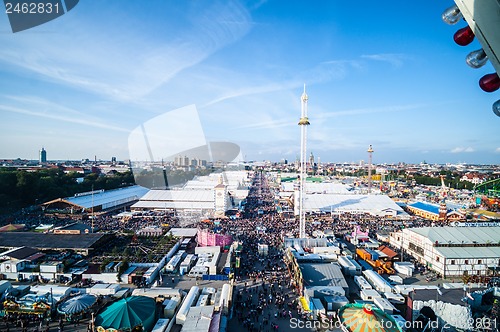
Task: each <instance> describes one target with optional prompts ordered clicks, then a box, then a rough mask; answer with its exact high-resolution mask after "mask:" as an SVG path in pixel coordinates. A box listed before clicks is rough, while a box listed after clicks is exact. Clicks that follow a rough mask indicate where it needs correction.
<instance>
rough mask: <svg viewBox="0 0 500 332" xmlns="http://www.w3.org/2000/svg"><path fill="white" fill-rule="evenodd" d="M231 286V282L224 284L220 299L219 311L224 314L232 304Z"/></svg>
mask: <svg viewBox="0 0 500 332" xmlns="http://www.w3.org/2000/svg"><path fill="white" fill-rule="evenodd" d="M230 302H231V286H230V285H229V284H224V285H223V286H222V291H221V295H220V299H219V303H218V304H219V311H220V312H222V313H223V314H227V313H228V311H229V307H230V305H231V303H230Z"/></svg>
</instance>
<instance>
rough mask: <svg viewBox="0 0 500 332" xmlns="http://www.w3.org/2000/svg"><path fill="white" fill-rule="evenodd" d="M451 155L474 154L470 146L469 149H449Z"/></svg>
mask: <svg viewBox="0 0 500 332" xmlns="http://www.w3.org/2000/svg"><path fill="white" fill-rule="evenodd" d="M450 152H451V153H470V152H474V149H473V148H471V147H470V146H469V147H466V148H464V147H456V148H453V149H451V151H450Z"/></svg>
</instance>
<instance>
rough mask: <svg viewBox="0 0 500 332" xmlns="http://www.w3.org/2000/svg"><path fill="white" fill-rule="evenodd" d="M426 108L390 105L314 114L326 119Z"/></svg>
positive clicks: (422, 106) (410, 105)
mask: <svg viewBox="0 0 500 332" xmlns="http://www.w3.org/2000/svg"><path fill="white" fill-rule="evenodd" d="M424 107H428V105H426V104H409V105H391V106H381V107H370V108H356V109H351V110H341V111H333V112H322V113H319V114H316V115H315V117H316V118H318V119H328V118H335V117H340V116H353V115H362V114H377V113H394V112H407V111H411V110H415V109H420V108H424Z"/></svg>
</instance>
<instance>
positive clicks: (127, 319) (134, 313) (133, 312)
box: [95, 296, 155, 331]
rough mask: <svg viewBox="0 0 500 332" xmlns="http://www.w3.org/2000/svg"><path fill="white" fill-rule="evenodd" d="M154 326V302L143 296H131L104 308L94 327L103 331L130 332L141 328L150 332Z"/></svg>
mask: <svg viewBox="0 0 500 332" xmlns="http://www.w3.org/2000/svg"><path fill="white" fill-rule="evenodd" d="M154 324H155V300H154V299H152V298H150V297H145V296H131V297H127V298H124V299H121V300H118V301H116V302H114V303H112V304H111V305H109V306H107V307H105V308H104V310H103V311H102V312H100V313H99V314H98V315H97V317H96V319H95V325H96V326H97V327H102V328H104V329H110V328H112V329H115V330H118V331H131V330H132V329H134V328H135V327H138V326H142V327H143V330H145V331H151V329H152V328H153V326H154Z"/></svg>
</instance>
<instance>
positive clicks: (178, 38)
mask: <svg viewBox="0 0 500 332" xmlns="http://www.w3.org/2000/svg"><path fill="white" fill-rule="evenodd" d="M451 5H453V1H452V0H449V1H433V0H425V1H413V2H409V1H395V0H394V1H382V2H380V1H378V2H374V1H336V0H331V1H302V0H297V1H284V0H283V1H271V0H270V1H241V2H238V1H228V2H224V1H163V0H162V1H160V0H156V1H155V0H151V1H127V0H106V1H99V2H95V1H80V3H79V4H78V5H77V6H76V7H75V8H74V9H73V10H72V11H70V12H69V13H67V14H65V15H63V16H61V17H60V18H58V19H56V20H54V21H51V22H49V23H47V24H44V25H41V26H39V27H35V28H33V29H30V30H26V31H23V32H19V33H16V34H13V33H12V32H11V30H10V26H9V22H8V19H7V16H6V15H5V14H0V43H1V45H2V46H1V48H0V95H1V97H0V114H1V116H2V121H1V122H0V139H1V142H2V144H1V146H0V158H17V157H20V158H28V159H37V155H38V150H39V149H40V148H41V147H42V146H44V147H45V149H46V150H47V151H48V159H82V158H90V159H93V158H94V156H97V158H98V159H103V160H109V159H111V157H112V156H116V157H118V159H127V158H129V152H128V146H127V144H128V136H129V134H130V132H131V131H132V130H133V129H134V128H136V127H137V126H139V125H141V124H142V123H144V122H146V121H148V120H150V119H152V118H154V117H155V116H158V115H161V114H164V113H166V112H168V111H171V110H174V109H178V108H181V107H184V106H187V105H193V104H194V105H195V106H196V109H197V110H198V113H199V117H200V121H201V124H202V127H203V131H204V135H205V137H206V139H207V141H230V142H233V143H236V144H238V145H239V146H240V147H241V150H242V154H243V155H244V156H245V159H246V160H280V159H282V158H287V159H288V160H292V161H293V160H295V158H296V157H297V156H298V155H299V149H300V142H299V140H300V129H299V127H298V126H297V122H298V120H299V117H300V95H301V93H302V89H303V84H304V83H305V84H307V93H308V95H309V105H308V110H309V119H310V122H311V126H309V128H308V136H309V140H308V154H309V152H310V151H312V152H313V153H314V155H315V156H320V157H321V160H322V161H325V162H326V161H332V162H351V161H354V162H358V161H359V160H366V159H367V153H366V150H367V148H368V146H369V145H370V144H372V145H373V147H374V150H375V153H374V155H373V160H374V162H375V163H384V162H388V163H392V162H400V161H402V162H408V163H418V162H421V161H423V160H426V161H427V162H429V163H446V162H451V163H456V162H467V163H497V164H498V163H500V136H499V135H498V132H499V131H500V119H499V118H498V117H496V116H495V115H494V114H493V112H492V111H491V105H492V103H493V102H494V101H496V100H497V99H499V94H498V93H493V94H488V93H485V92H483V91H482V90H481V89H480V88H479V86H478V79H479V78H480V77H481V76H483V75H484V74H487V73H491V72H493V71H494V69H493V67H492V66H491V64H487V65H486V66H485V67H483V68H481V69H476V70H474V69H471V68H469V67H468V66H467V65H466V64H465V60H464V59H465V56H466V55H467V53H469V52H470V51H473V50H476V49H478V48H480V45H479V43H478V42H477V41H474V42H473V44H472V45H469V46H467V47H460V46H458V45H456V44H455V43H454V42H453V38H452V37H453V33H454V32H455V31H456V30H457V29H458V28H460V27H463V26H465V22H461V23H459V24H458V25H457V26H448V25H446V24H445V23H443V22H442V21H441V13H442V12H443V10H444V9H446V8H447V7H449V6H451ZM189 126H190V125H189V124H186V130H189Z"/></svg>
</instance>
